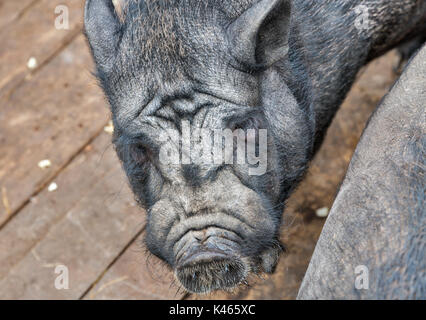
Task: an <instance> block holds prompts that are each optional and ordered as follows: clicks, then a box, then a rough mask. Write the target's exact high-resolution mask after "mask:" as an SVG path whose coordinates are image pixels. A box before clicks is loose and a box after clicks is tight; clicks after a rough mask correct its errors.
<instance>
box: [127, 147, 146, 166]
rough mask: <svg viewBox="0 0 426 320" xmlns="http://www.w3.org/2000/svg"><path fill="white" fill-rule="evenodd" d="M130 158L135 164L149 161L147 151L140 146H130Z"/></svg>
mask: <svg viewBox="0 0 426 320" xmlns="http://www.w3.org/2000/svg"><path fill="white" fill-rule="evenodd" d="M130 157H131V159H132V160H133V161H135V162H136V163H140V164H142V163H145V162H146V161H148V160H149V150H148V149H147V148H146V147H145V146H143V145H140V144H135V145H132V146H130Z"/></svg>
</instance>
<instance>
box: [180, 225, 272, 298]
mask: <svg viewBox="0 0 426 320" xmlns="http://www.w3.org/2000/svg"><path fill="white" fill-rule="evenodd" d="M243 245H244V240H243V239H242V238H241V237H240V236H238V235H237V234H235V233H233V232H230V231H228V230H221V229H219V228H216V227H209V228H207V229H204V230H199V231H189V232H188V233H187V234H185V235H184V236H183V237H182V239H181V240H179V241H178V242H177V243H176V245H175V246H174V247H175V252H176V253H177V254H176V255H175V256H176V258H175V261H176V262H175V267H174V272H175V277H176V279H177V280H178V281H179V283H180V284H181V285H182V286H183V287H184V288H185V289H186V290H187V291H189V292H192V293H196V294H206V293H210V292H212V291H215V290H231V289H233V288H235V287H237V286H239V285H241V284H247V280H246V279H247V278H248V277H249V275H250V273H260V272H268V273H271V272H273V270H274V269H275V266H276V264H277V262H278V257H279V254H280V246H275V247H274V248H270V249H267V250H266V251H265V252H264V253H263V254H260V255H259V256H257V257H251V258H250V257H247V256H245V255H244V254H242V252H243V251H244V248H243V247H242V246H243Z"/></svg>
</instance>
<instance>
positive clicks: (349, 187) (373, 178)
mask: <svg viewBox="0 0 426 320" xmlns="http://www.w3.org/2000/svg"><path fill="white" fill-rule="evenodd" d="M425 106H426V46H425V47H424V48H423V49H422V50H421V51H420V52H419V53H418V54H417V55H416V57H415V58H414V59H413V60H412V61H411V63H410V65H409V66H408V68H407V69H406V70H405V71H404V73H403V75H402V76H401V78H400V79H399V80H398V82H397V83H396V85H395V86H394V88H393V89H392V90H391V92H390V93H389V94H388V95H387V96H386V97H385V98H384V100H383V102H382V104H381V105H380V106H379V107H378V109H377V110H376V112H375V113H374V115H373V116H372V118H371V119H370V121H369V124H368V126H367V128H366V130H365V132H364V134H363V136H362V138H361V141H360V143H359V145H358V147H357V149H356V151H355V154H354V157H353V159H352V161H351V165H350V167H349V170H348V173H347V175H346V178H345V181H344V182H343V185H342V187H341V190H340V192H339V194H338V196H337V198H336V201H335V203H334V204H333V208H332V210H331V212H330V216H329V218H328V219H327V222H326V224H325V226H324V229H323V231H322V233H321V237H320V239H319V241H318V244H317V247H316V249H315V252H314V255H313V257H312V260H311V263H310V265H309V268H308V271H307V273H306V276H305V278H304V280H303V284H302V287H301V289H300V292H299V296H298V297H299V299H398V300H399V299H423V300H424V299H425V298H426V211H425V188H426V187H425V186H426V184H425V169H426V109H425Z"/></svg>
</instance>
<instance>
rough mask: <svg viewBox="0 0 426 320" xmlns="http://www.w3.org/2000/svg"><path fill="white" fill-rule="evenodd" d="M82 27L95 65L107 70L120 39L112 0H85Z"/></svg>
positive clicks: (117, 18) (118, 22) (118, 24)
mask: <svg viewBox="0 0 426 320" xmlns="http://www.w3.org/2000/svg"><path fill="white" fill-rule="evenodd" d="M84 29H85V34H86V37H87V39H88V41H89V44H90V47H91V49H92V53H93V56H94V59H95V62H96V65H97V67H98V68H100V69H101V70H103V71H108V69H109V68H110V67H111V66H112V61H113V59H114V57H115V55H116V51H117V45H118V43H119V39H120V36H119V33H120V20H119V17H118V15H117V13H116V11H115V7H114V4H113V0H87V1H86V7H85V11H84Z"/></svg>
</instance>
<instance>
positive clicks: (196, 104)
mask: <svg viewBox="0 0 426 320" xmlns="http://www.w3.org/2000/svg"><path fill="white" fill-rule="evenodd" d="M243 2H245V5H242V4H240V5H238V6H232V5H230V4H228V3H227V2H226V1H199V0H196V1H194V0H192V1H191V0H184V1H127V2H124V5H125V7H124V8H122V9H123V10H122V15H119V14H117V12H116V11H115V10H114V6H113V4H112V1H107V0H89V1H87V3H86V11H85V32H86V35H87V38H88V40H89V43H90V46H91V49H92V53H93V56H94V59H95V62H96V67H97V68H96V69H97V77H98V79H99V81H100V85H101V86H102V88H103V89H104V91H105V93H106V96H107V98H108V100H109V103H110V105H111V109H112V114H113V121H114V126H115V134H114V144H115V147H116V150H117V153H118V155H119V158H120V159H121V161H122V163H123V166H124V169H125V171H126V173H127V175H128V178H129V181H130V185H131V187H132V189H133V191H134V193H135V195H136V197H137V200H138V201H139V203H140V204H141V205H142V206H143V207H144V208H146V209H147V214H148V219H147V221H148V222H147V229H146V239H145V242H146V245H147V247H148V248H149V250H150V251H151V252H152V253H153V254H155V255H156V256H158V257H160V258H161V259H163V260H164V261H166V262H167V263H168V264H169V265H170V266H171V267H172V268H173V269H174V271H175V275H176V277H177V279H178V280H179V282H180V283H181V284H182V285H183V287H184V288H185V289H186V290H188V291H190V292H196V293H205V292H210V291H212V290H215V289H229V288H233V287H235V286H237V285H239V284H240V283H242V282H244V280H245V279H246V278H247V276H248V274H249V273H251V272H254V273H260V272H272V271H273V269H274V267H275V265H276V263H277V260H278V256H279V253H280V251H281V245H280V244H279V241H278V233H279V228H280V224H281V214H282V210H283V207H284V201H285V199H286V198H287V197H288V194H289V193H290V192H291V190H292V188H294V186H296V184H297V182H298V180H299V179H300V178H301V176H302V174H303V173H304V171H305V169H306V166H307V163H308V161H309V159H310V156H311V150H312V144H313V141H312V140H313V138H312V137H313V136H314V133H313V130H314V129H313V126H312V115H311V112H310V111H309V108H308V107H305V106H300V105H299V104H298V103H297V101H296V98H295V97H294V96H293V94H292V92H291V90H290V89H289V88H288V87H287V85H286V84H285V83H286V82H285V79H284V78H283V75H282V74H281V73H280V72H278V71H277V70H276V69H275V68H271V66H272V65H273V64H274V63H275V62H277V61H279V60H283V59H284V58H285V57H286V56H287V54H288V34H289V22H290V14H291V5H290V1H269V0H267V1H259V2H258V3H256V4H255V5H251V2H252V1H243ZM201 129H203V130H205V131H206V130H207V131H208V132H213V131H214V130H216V131H217V130H231V131H232V132H236V131H237V132H239V133H240V135H239V137H241V134H242V139H243V142H245V143H246V144H247V149H248V148H249V144H250V143H252V145H253V144H254V147H253V150H257V151H258V152H257V154H259V150H260V149H259V148H260V147H259V145H260V144H258V143H257V142H259V141H260V142H262V143H263V145H262V146H261V151H262V153H263V155H264V157H263V159H264V161H263V162H264V163H261V164H258V165H257V166H256V165H253V164H252V163H250V162H244V161H243V162H238V163H237V161H234V162H229V161H227V162H223V163H217V162H208V161H207V162H206V161H200V159H199V158H198V156H197V154H194V153H193V154H192V155H191V156H188V155H187V154H185V152H184V150H183V149H184V148H183V145H184V144H188V146H189V149H188V150H190V149H191V147H193V146H194V145H196V142H197V139H198V138H199V136H200V135H199V134H197V132H199V131H200V130H201ZM186 130H188V132H191V135H190V138H189V140H190V141H188V138H186V135H185V132H184V131H186ZM197 130H198V131H197ZM260 131H262V132H263V133H266V136H264V137H263V138H264V139H260ZM250 132H251V135H250ZM194 137H195V138H194ZM232 139H233V138H231V140H232ZM234 151H235V153H238V150H234ZM234 151H232V152H231V154H233V152H234ZM224 152H225V151H224ZM162 155H163V157H162ZM167 155H169V156H172V157H173V156H175V155H178V157H177V158H176V157H173V158H174V160H176V161H171V160H170V159H169V158H168V157H167ZM184 157H188V158H189V159H190V161H184V159H183V158H184ZM165 158H167V159H166V160H165V161H164V159H165ZM259 166H262V167H263V169H264V170H262V171H261V172H260V173H259V174H257V173H255V174H253V173H252V172H255V171H256V170H254V169H256V168H259Z"/></svg>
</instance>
